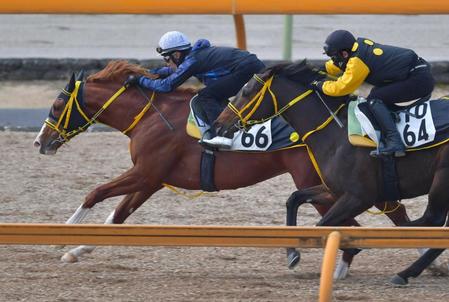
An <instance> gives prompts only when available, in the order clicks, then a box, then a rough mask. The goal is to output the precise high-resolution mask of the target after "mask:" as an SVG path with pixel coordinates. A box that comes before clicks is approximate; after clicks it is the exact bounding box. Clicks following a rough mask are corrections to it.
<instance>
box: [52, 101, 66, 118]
mask: <svg viewBox="0 0 449 302" xmlns="http://www.w3.org/2000/svg"><path fill="white" fill-rule="evenodd" d="M64 105H65V102H64V100H63V99H59V98H58V99H56V101H55V102H54V103H53V114H54V115H55V116H58V115H59V114H61V113H62V110H64Z"/></svg>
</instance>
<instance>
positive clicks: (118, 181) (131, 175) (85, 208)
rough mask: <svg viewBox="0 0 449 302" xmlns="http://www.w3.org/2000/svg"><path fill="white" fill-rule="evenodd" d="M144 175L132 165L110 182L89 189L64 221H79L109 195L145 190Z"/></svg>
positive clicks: (67, 222)
mask: <svg viewBox="0 0 449 302" xmlns="http://www.w3.org/2000/svg"><path fill="white" fill-rule="evenodd" d="M144 179H145V178H144V177H143V176H142V175H141V174H140V173H139V172H138V168H136V166H134V167H133V168H131V169H129V170H128V171H126V172H125V173H123V174H122V175H120V176H119V177H117V178H115V179H114V180H112V181H111V182H109V183H107V184H104V185H101V186H99V187H97V188H95V189H94V190H93V191H91V192H90V193H89V194H88V195H87V196H86V198H85V201H84V203H83V204H81V205H80V206H79V207H78V209H76V211H75V213H73V215H72V216H71V217H70V218H69V219H68V220H67V221H66V224H75V223H80V222H81V221H83V219H84V218H85V217H86V216H87V214H88V213H89V211H90V209H91V208H92V207H93V206H94V205H95V204H97V203H99V202H101V201H103V200H105V199H106V198H109V197H114V196H120V195H125V194H131V193H134V192H137V191H142V190H145V186H146V184H145V182H144Z"/></svg>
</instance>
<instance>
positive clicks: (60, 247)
mask: <svg viewBox="0 0 449 302" xmlns="http://www.w3.org/2000/svg"><path fill="white" fill-rule="evenodd" d="M51 247H52V248H54V249H55V250H58V251H59V250H62V249H63V248H65V245H52V246H51Z"/></svg>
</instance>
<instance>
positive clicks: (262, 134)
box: [186, 98, 304, 152]
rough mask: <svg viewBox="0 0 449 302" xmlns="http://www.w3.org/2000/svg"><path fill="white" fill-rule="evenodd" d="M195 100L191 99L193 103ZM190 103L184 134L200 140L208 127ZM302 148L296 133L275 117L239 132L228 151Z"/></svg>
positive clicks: (282, 120) (269, 150) (267, 150)
mask: <svg viewBox="0 0 449 302" xmlns="http://www.w3.org/2000/svg"><path fill="white" fill-rule="evenodd" d="M194 100H195V98H193V99H192V101H194ZM192 101H190V114H189V117H188V119H187V125H186V132H187V134H188V135H190V136H191V137H193V138H196V139H200V138H201V137H202V135H203V133H204V132H205V131H206V130H207V129H209V126H208V125H207V124H206V123H205V122H204V121H203V120H202V119H201V118H200V117H199V114H196V113H195V110H194V108H195V107H196V106H192ZM301 146H304V144H302V142H301V141H300V139H299V135H298V133H296V131H295V130H294V129H293V128H292V127H290V125H289V124H287V122H285V121H284V119H282V118H280V117H277V118H274V119H272V120H269V121H267V122H265V123H263V124H257V125H254V126H253V127H251V129H250V130H248V131H243V130H240V131H238V132H236V133H235V134H234V137H233V144H232V148H231V150H230V151H246V152H271V151H276V150H281V149H286V148H294V147H301Z"/></svg>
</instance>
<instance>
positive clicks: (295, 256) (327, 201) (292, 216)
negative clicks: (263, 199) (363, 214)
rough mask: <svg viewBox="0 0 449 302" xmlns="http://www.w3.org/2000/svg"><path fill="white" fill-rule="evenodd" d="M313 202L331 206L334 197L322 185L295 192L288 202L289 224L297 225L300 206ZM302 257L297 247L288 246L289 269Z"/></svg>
mask: <svg viewBox="0 0 449 302" xmlns="http://www.w3.org/2000/svg"><path fill="white" fill-rule="evenodd" d="M310 195H313V196H314V198H315V199H314V200H313V201H312V200H311V199H310ZM312 202H313V204H314V206H315V205H316V204H317V203H319V204H320V205H322V206H323V207H326V206H327V207H329V206H330V205H331V204H332V203H333V197H332V195H331V194H330V193H329V192H328V191H327V190H326V188H325V187H324V186H322V185H319V186H314V187H310V188H307V189H302V190H298V191H295V192H293V193H292V194H291V195H290V197H289V198H288V200H287V202H286V207H287V226H296V225H297V216H298V209H299V207H300V206H301V205H302V204H304V203H312ZM315 207H316V206H315ZM300 259H301V254H300V253H299V252H298V251H297V250H296V249H295V248H293V247H291V248H287V266H288V268H289V269H293V268H294V267H295V266H296V265H297V264H298V263H299V260H300Z"/></svg>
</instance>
